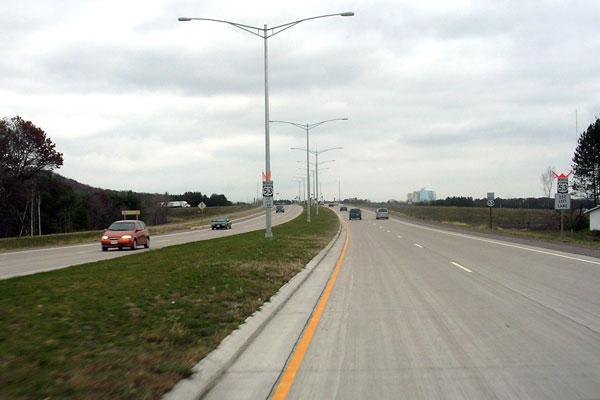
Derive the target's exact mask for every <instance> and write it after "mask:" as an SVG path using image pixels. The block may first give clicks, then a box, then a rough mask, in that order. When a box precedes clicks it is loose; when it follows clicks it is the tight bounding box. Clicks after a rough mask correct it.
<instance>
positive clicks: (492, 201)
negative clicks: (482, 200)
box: [487, 192, 496, 230]
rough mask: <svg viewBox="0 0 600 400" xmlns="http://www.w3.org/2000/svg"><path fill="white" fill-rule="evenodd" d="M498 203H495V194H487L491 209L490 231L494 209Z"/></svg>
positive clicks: (488, 204)
mask: <svg viewBox="0 0 600 400" xmlns="http://www.w3.org/2000/svg"><path fill="white" fill-rule="evenodd" d="M495 205H496V203H495V202H494V192H488V194H487V206H488V208H489V209H490V230H491V229H492V208H494V206H495Z"/></svg>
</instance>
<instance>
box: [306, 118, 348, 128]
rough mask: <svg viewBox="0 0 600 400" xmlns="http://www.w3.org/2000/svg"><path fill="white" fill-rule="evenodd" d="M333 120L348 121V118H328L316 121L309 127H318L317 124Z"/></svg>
mask: <svg viewBox="0 0 600 400" xmlns="http://www.w3.org/2000/svg"><path fill="white" fill-rule="evenodd" d="M331 121H348V118H334V119H328V120H327V121H321V122H316V123H314V124H310V125H308V129H312V128H316V127H317V126H319V125H321V124H324V123H325V122H331Z"/></svg>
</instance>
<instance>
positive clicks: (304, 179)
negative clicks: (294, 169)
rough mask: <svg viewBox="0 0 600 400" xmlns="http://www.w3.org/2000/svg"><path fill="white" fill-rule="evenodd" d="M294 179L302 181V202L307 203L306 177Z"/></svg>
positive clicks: (295, 177)
mask: <svg viewBox="0 0 600 400" xmlns="http://www.w3.org/2000/svg"><path fill="white" fill-rule="evenodd" d="M294 179H298V180H300V182H302V201H306V185H305V183H306V177H305V176H297V175H295V176H294Z"/></svg>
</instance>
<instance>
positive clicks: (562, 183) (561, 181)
mask: <svg viewBox="0 0 600 400" xmlns="http://www.w3.org/2000/svg"><path fill="white" fill-rule="evenodd" d="M552 173H553V174H554V177H555V178H556V179H557V181H556V192H557V193H556V194H555V195H554V209H555V210H560V236H561V237H563V236H564V234H565V210H570V209H571V195H570V194H569V175H571V174H572V173H573V172H572V171H571V172H569V173H568V174H567V175H565V174H560V175H557V174H556V173H555V172H554V171H552Z"/></svg>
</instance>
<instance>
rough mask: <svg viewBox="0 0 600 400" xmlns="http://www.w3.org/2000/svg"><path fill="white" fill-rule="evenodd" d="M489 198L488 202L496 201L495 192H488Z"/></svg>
mask: <svg viewBox="0 0 600 400" xmlns="http://www.w3.org/2000/svg"><path fill="white" fill-rule="evenodd" d="M487 198H488V200H494V198H495V197H494V192H488V194H487Z"/></svg>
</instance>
